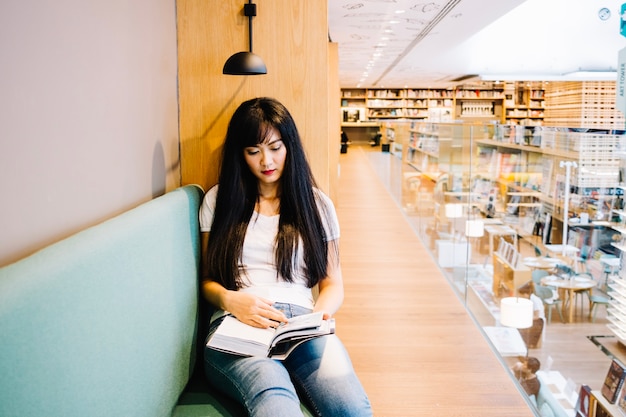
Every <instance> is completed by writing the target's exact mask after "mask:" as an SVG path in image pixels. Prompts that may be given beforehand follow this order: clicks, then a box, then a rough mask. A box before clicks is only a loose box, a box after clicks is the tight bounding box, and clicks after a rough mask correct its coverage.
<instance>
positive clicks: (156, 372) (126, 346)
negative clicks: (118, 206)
mask: <svg viewBox="0 0 626 417" xmlns="http://www.w3.org/2000/svg"><path fill="white" fill-rule="evenodd" d="M201 199H202V190H201V189H200V188H199V187H197V186H186V187H182V188H179V189H177V190H175V191H172V192H169V193H167V194H165V195H164V196H162V197H159V198H157V199H155V200H152V201H150V202H147V203H145V204H142V205H141V206H139V207H137V208H135V209H132V210H130V211H128V212H126V213H124V214H121V215H119V216H117V217H115V218H113V219H111V220H108V221H106V222H104V223H102V224H99V225H97V226H94V227H91V228H89V229H86V230H84V231H82V232H80V233H78V234H76V235H74V236H71V237H69V238H67V239H65V240H62V241H60V242H58V243H55V244H53V245H51V246H49V247H47V248H45V249H43V250H41V251H39V252H37V253H35V254H33V255H32V256H29V257H27V258H25V259H23V260H21V261H18V262H16V263H14V264H12V265H9V266H6V267H4V268H0V334H1V335H2V341H1V342H0V416H3V417H12V416H16V417H17V416H46V417H55V416H59V417H61V416H63V417H68V416H80V417H85V416H90V417H93V416H108V417H110V416H120V417H121V416H128V417H141V416H146V417H157V416H169V415H170V414H171V412H172V409H173V407H174V405H175V404H176V401H177V398H178V396H179V394H180V393H181V391H182V390H183V388H184V387H185V384H186V383H187V380H188V378H189V375H190V373H191V372H192V369H193V367H194V361H195V355H196V346H195V338H196V332H197V320H198V317H197V315H198V268H199V253H200V247H199V246H200V243H199V229H198V207H199V205H200V202H201Z"/></svg>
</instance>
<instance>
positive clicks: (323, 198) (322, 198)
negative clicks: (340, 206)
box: [313, 187, 334, 206]
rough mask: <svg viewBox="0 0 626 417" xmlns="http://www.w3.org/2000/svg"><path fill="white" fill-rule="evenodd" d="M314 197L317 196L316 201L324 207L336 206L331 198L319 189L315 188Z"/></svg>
mask: <svg viewBox="0 0 626 417" xmlns="http://www.w3.org/2000/svg"><path fill="white" fill-rule="evenodd" d="M313 195H314V196H315V199H316V200H317V201H318V202H319V203H321V204H323V205H324V206H334V204H333V201H332V200H331V199H330V197H329V196H328V195H326V194H325V193H324V192H323V191H322V190H320V189H319V188H317V187H313Z"/></svg>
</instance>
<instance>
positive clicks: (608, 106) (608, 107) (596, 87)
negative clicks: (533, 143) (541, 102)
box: [544, 81, 625, 129]
mask: <svg viewBox="0 0 626 417" xmlns="http://www.w3.org/2000/svg"><path fill="white" fill-rule="evenodd" d="M615 88H616V83H615V82H613V81H578V82H558V83H549V84H547V86H546V102H547V104H546V111H545V118H544V125H545V126H568V127H585V128H598V129H624V122H625V119H624V115H623V114H622V113H621V112H620V111H619V110H617V109H615V96H616V94H615Z"/></svg>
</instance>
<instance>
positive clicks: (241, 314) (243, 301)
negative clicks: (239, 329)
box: [223, 291, 287, 329]
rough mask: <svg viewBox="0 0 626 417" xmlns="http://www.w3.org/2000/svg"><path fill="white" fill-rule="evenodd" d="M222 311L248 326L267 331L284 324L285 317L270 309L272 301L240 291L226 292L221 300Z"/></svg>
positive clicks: (272, 308)
mask: <svg viewBox="0 0 626 417" xmlns="http://www.w3.org/2000/svg"><path fill="white" fill-rule="evenodd" d="M223 303H224V307H225V308H224V309H225V310H226V311H228V312H229V313H231V314H232V315H233V316H235V317H237V319H239V321H241V322H243V323H246V324H249V325H250V326H254V327H260V328H264V329H267V328H268V327H278V325H279V324H280V323H286V322H287V317H285V315H284V314H283V313H282V312H281V311H280V310H277V309H275V308H274V307H272V304H273V303H272V301H270V300H268V299H265V298H262V297H258V296H256V295H252V294H248V293H245V292H241V291H228V292H227V293H226V294H224V298H223Z"/></svg>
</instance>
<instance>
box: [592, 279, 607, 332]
mask: <svg viewBox="0 0 626 417" xmlns="http://www.w3.org/2000/svg"><path fill="white" fill-rule="evenodd" d="M587 297H589V318H590V319H591V322H592V323H594V322H595V321H596V313H597V310H598V308H597V307H598V306H599V305H603V306H605V307H607V308H608V306H609V301H610V300H611V297H610V296H609V295H608V294H607V293H606V285H603V286H602V288H599V289H598V288H593V289H591V290H588V291H587Z"/></svg>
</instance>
